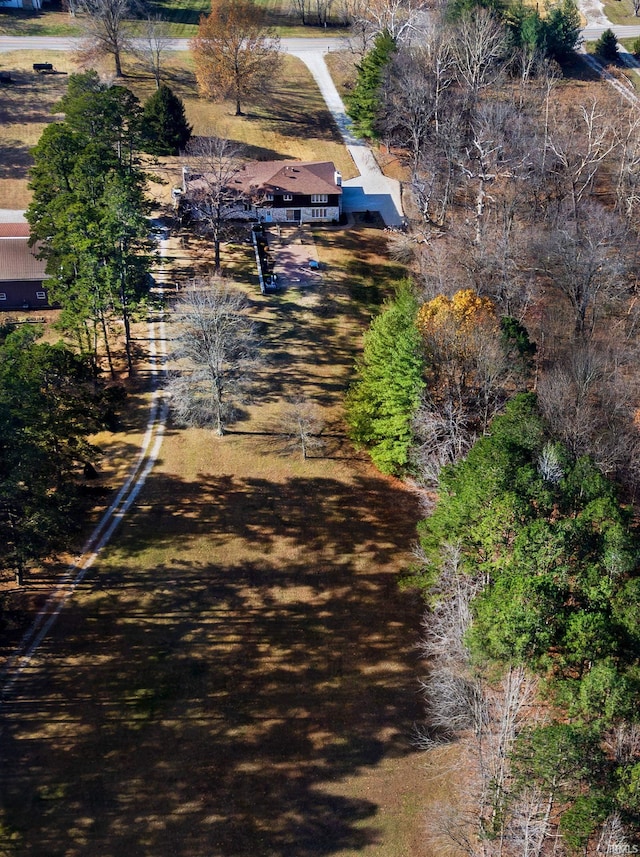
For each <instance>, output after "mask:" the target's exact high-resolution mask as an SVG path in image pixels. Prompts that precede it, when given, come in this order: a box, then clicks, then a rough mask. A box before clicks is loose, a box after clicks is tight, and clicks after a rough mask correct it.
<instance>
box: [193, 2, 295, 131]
mask: <svg viewBox="0 0 640 857" xmlns="http://www.w3.org/2000/svg"><path fill="white" fill-rule="evenodd" d="M279 48H280V41H279V39H278V37H277V36H275V35H274V34H273V32H272V31H271V30H270V29H269V28H268V27H267V26H266V22H265V16H264V11H263V10H262V9H261V8H260V7H259V6H257V5H256V4H255V3H254V2H253V0H213V2H212V3H211V14H210V15H208V16H206V17H205V16H203V17H202V18H201V19H200V26H199V28H198V34H197V36H196V37H195V38H194V39H192V41H191V50H192V52H193V57H194V62H195V69H196V80H197V81H198V89H199V90H200V93H201V94H202V95H204V96H206V97H207V98H213V99H216V100H217V99H224V98H232V99H233V100H234V101H235V104H236V116H242V104H243V103H245V102H246V101H247V100H249V99H251V98H254V97H255V96H256V95H258V94H262V95H264V93H265V92H266V91H267V90H268V88H269V85H270V84H271V83H272V82H273V80H274V77H275V76H276V75H277V72H278V70H279V67H280V51H279Z"/></svg>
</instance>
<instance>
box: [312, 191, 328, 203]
mask: <svg viewBox="0 0 640 857" xmlns="http://www.w3.org/2000/svg"><path fill="white" fill-rule="evenodd" d="M311 202H329V197H328V196H327V194H326V193H312V194H311Z"/></svg>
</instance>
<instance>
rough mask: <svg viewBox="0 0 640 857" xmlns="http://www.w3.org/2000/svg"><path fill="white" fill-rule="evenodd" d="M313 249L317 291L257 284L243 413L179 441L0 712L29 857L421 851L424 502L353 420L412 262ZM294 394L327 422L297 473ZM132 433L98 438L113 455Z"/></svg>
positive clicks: (376, 237)
mask: <svg viewBox="0 0 640 857" xmlns="http://www.w3.org/2000/svg"><path fill="white" fill-rule="evenodd" d="M315 238H316V246H317V249H318V256H319V258H320V260H321V261H322V262H323V263H324V265H325V271H326V273H325V274H324V278H323V283H322V285H321V286H320V287H319V288H318V289H314V290H306V291H299V290H297V289H290V290H288V291H286V292H285V293H283V294H280V295H278V296H275V297H270V298H264V297H261V296H260V295H259V293H256V290H255V289H248V294H249V296H250V299H251V301H252V305H253V311H254V314H255V317H256V320H257V321H258V323H259V324H260V328H261V333H262V338H263V342H264V349H265V352H266V353H267V354H268V358H269V360H268V363H267V364H266V365H265V367H264V369H263V370H262V372H261V373H260V376H259V378H258V386H257V390H256V397H255V400H254V402H253V404H251V405H250V406H248V407H247V408H246V411H245V413H244V414H243V415H242V418H241V420H240V421H239V422H238V423H237V424H235V425H234V426H233V427H232V430H231V431H230V432H229V434H228V435H227V436H225V437H224V438H222V439H220V438H216V437H214V436H213V435H212V434H211V433H209V432H207V431H204V430H188V431H184V430H176V429H175V428H174V427H171V428H170V430H169V432H168V435H167V437H166V439H165V442H164V445H163V448H162V450H161V460H160V463H159V465H158V466H157V468H156V469H155V470H154V472H153V473H152V475H151V476H150V478H149V480H148V482H147V485H146V486H145V489H144V491H143V493H142V494H141V495H140V497H139V500H138V503H137V506H136V508H135V510H134V511H133V512H132V514H131V516H130V517H129V518H128V519H127V520H126V521H125V523H124V526H123V528H122V530H121V531H120V532H119V534H118V536H117V537H116V540H115V542H114V543H113V545H112V547H111V548H110V549H109V550H108V551H107V552H106V553H105V554H104V556H103V557H102V558H101V560H100V561H99V562H98V564H96V566H95V567H94V569H93V571H92V573H91V575H90V576H89V577H88V578H87V579H86V580H85V582H84V584H83V586H82V587H81V589H80V590H79V591H78V592H77V593H76V595H75V596H74V598H73V601H72V603H70V604H69V605H68V607H67V608H65V610H64V611H63V613H62V615H61V617H60V620H59V622H58V624H57V625H56V626H55V628H54V631H53V633H52V634H51V636H50V637H49V639H48V640H47V641H46V643H45V645H44V647H43V649H42V652H41V656H40V657H39V658H38V659H37V661H34V662H33V663H32V666H31V668H30V669H29V670H28V671H27V673H26V674H25V675H24V680H21V681H20V682H19V684H18V686H17V687H16V693H15V695H13V696H12V697H11V698H10V699H9V700H7V702H6V703H5V705H4V708H3V716H4V724H5V728H4V730H3V738H2V754H1V758H0V770H1V771H2V772H3V775H2V779H1V784H0V797H1V799H2V807H3V809H4V821H5V824H6V827H5V828H4V829H5V833H6V848H7V850H8V853H9V854H11V853H12V851H11V845H10V843H9V838H8V837H9V835H10V834H14V835H15V840H14V848H13V853H15V854H16V855H17V854H20V855H29V856H30V857H36V855H37V856H38V857H57V855H59V856H60V857H62V855H65V857H81V855H82V857H84V855H87V857H88V855H92V857H93V855H96V854H100V855H101V857H111V855H113V857H121V855H123V854H127V855H130V857H138V855H140V856H141V857H142V855H145V857H151V855H153V857H163V855H181V857H187V855H189V857H190V855H193V857H196V855H197V857H202V855H204V854H206V855H219V856H220V857H253V855H258V854H259V855H261V857H262V856H263V855H265V857H267V855H270V856H271V857H289V855H294V854H295V855H296V857H312V855H336V857H355V855H360V857H406V855H408V854H411V855H412V857H431V853H430V851H429V849H428V847H427V845H426V844H425V842H424V835H423V822H422V818H423V813H424V811H425V805H427V804H428V803H429V802H430V801H432V800H436V799H443V798H446V797H447V793H446V791H445V790H443V782H442V780H440V779H437V778H436V779H433V776H434V771H433V770H432V771H430V772H427V769H426V768H425V762H424V759H423V757H422V755H421V754H420V753H416V752H415V750H414V748H413V746H412V744H411V740H410V737H411V733H412V727H413V725H414V723H415V722H416V721H418V720H419V719H420V718H421V701H420V697H419V694H418V686H417V677H418V675H419V673H420V664H419V660H418V653H417V651H416V650H415V648H414V644H415V642H416V638H417V634H418V629H419V614H420V609H421V608H420V604H419V603H418V602H417V601H416V599H415V597H414V596H412V595H410V594H406V593H405V594H401V593H399V591H398V589H397V573H398V571H399V570H400V569H401V568H403V567H404V566H405V564H406V563H407V561H408V560H409V548H410V545H411V542H412V539H413V531H414V525H415V521H416V520H417V518H418V517H419V514H420V509H419V502H418V498H417V497H416V496H415V495H414V494H412V493H411V492H410V491H409V490H407V488H406V487H405V486H403V485H402V484H401V483H399V482H397V481H395V480H393V479H389V478H385V477H382V476H380V474H378V473H377V472H376V471H375V470H374V469H373V468H372V467H371V465H370V464H369V463H368V461H367V459H366V457H365V456H363V455H361V454H359V453H357V452H355V451H354V450H353V449H352V448H351V446H350V445H349V443H348V442H347V441H346V440H345V437H344V434H343V429H342V425H341V422H340V401H341V397H342V393H343V390H344V387H345V384H346V383H347V381H348V379H349V377H350V374H351V371H352V364H353V359H354V354H355V346H356V343H357V339H358V335H359V333H360V331H361V330H362V329H363V327H364V324H365V323H366V320H367V318H368V316H369V313H370V312H371V310H372V309H373V308H374V307H375V305H376V304H378V303H379V302H380V300H381V299H382V297H383V295H384V294H387V293H388V291H389V288H390V283H391V282H392V281H393V280H394V279H396V277H397V276H398V274H399V273H400V271H399V270H398V269H397V268H396V267H394V266H389V265H388V263H387V262H386V260H385V258H384V255H383V250H384V244H383V239H382V236H381V234H380V233H379V232H378V231H377V230H373V229H365V228H358V229H354V230H351V231H343V230H338V229H334V230H329V231H327V232H324V231H322V230H318V231H316V233H315ZM175 240H176V249H175V255H176V256H177V255H178V249H177V248H178V247H179V246H180V245H179V243H178V239H177V238H176V239H175ZM194 249H195V248H194ZM229 252H231V255H232V256H242V255H243V254H244V253H246V251H245V250H244V249H242V248H238V249H235V250H230V248H227V251H226V256H227V258H228V254H229ZM235 262H236V265H234V266H233V267H234V269H235V270H238V271H239V270H242V268H243V262H242V259H235ZM299 393H303V394H304V395H306V396H307V397H308V398H310V399H311V400H312V401H313V402H314V403H315V405H316V407H317V409H318V412H319V414H320V415H322V416H323V417H324V420H325V423H326V429H325V447H324V449H323V450H322V451H321V452H319V453H318V454H317V456H318V457H314V458H311V459H309V460H307V461H303V460H302V459H301V457H300V456H299V454H293V455H292V454H287V453H286V451H285V449H284V446H283V442H282V437H281V436H280V435H279V434H278V429H277V426H278V419H279V416H280V414H281V411H282V407H283V405H284V402H285V400H286V398H287V397H288V396H290V395H293V394H299ZM141 401H142V400H141ZM142 416H143V409H139V413H138V417H142ZM138 417H135V415H134V421H135V422H137V420H138ZM130 428H132V429H135V425H133V426H130ZM131 436H132V437H135V434H133V435H131ZM128 438H129V433H126V434H125V437H124V440H125V441H126V440H128ZM122 441H123V438H122V437H119V436H118V435H114V436H112V437H111V438H109V437H108V436H106V435H105V436H104V437H102V438H101V442H102V445H103V447H104V448H105V450H106V451H107V453H109V450H110V445H111V444H114V447H115V448H118V449H119V452H118V461H120V460H121V458H122ZM31 585H32V586H34V588H35V590H36V591H37V589H38V585H39V582H38V580H33V581H32V582H31ZM20 597H22V596H21V595H17V596H16V598H17V599H19V598H20ZM17 605H18V601H16V602H15V603H14V605H13V606H14V608H16V607H17ZM427 775H428V776H429V781H427ZM434 857H435V855H434Z"/></svg>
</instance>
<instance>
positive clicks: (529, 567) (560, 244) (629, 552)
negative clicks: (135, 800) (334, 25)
mask: <svg viewBox="0 0 640 857" xmlns="http://www.w3.org/2000/svg"><path fill="white" fill-rule="evenodd" d="M578 26H579V24H578V17H577V10H576V8H575V7H574V6H572V4H571V2H565V3H563V4H562V5H560V6H557V7H554V8H553V9H552V10H551V12H550V13H549V14H548V15H546V16H545V17H542V16H541V15H540V13H539V12H538V10H534V9H532V8H531V7H523V6H516V7H513V6H510V7H503V6H501V5H498V6H496V7H495V8H492V9H487V8H480V7H479V6H474V5H473V4H452V5H450V6H449V9H448V11H447V13H446V14H445V15H444V17H443V19H442V21H441V22H440V23H439V24H437V25H436V26H435V27H434V28H433V30H432V32H431V33H430V35H429V37H428V38H427V41H426V43H425V44H421V45H420V46H415V45H411V44H409V43H408V42H407V41H406V40H404V39H402V38H393V37H392V35H391V34H390V33H389V32H384V33H382V34H381V35H378V36H377V37H376V39H375V41H374V44H373V47H372V49H371V51H370V53H369V54H367V55H366V56H365V58H364V59H363V60H362V62H361V63H360V65H359V66H358V77H357V80H356V83H355V86H354V88H353V90H352V94H351V96H350V97H349V98H348V103H349V109H350V111H351V114H352V116H353V117H354V119H355V120H356V122H357V126H358V128H359V129H360V131H361V132H362V133H366V134H367V136H370V137H375V138H377V139H379V140H380V141H382V142H383V143H384V144H385V145H386V147H387V148H389V149H391V148H392V149H393V151H394V152H395V153H396V154H397V155H398V157H400V158H401V159H402V160H403V161H404V163H405V165H406V168H407V170H408V171H409V172H410V175H411V187H412V203H413V207H412V209H410V218H409V226H408V229H407V230H406V231H405V232H398V233H396V234H395V235H393V236H392V237H391V239H390V242H389V247H390V252H391V253H392V254H393V255H394V256H395V257H396V258H397V259H399V260H402V261H403V262H404V263H405V264H407V265H408V267H409V268H410V269H411V271H412V282H411V283H410V284H407V283H404V284H403V285H401V286H399V287H398V292H397V295H396V297H395V298H394V299H392V300H391V301H389V302H388V304H387V305H386V306H385V307H384V308H383V310H382V312H381V314H380V315H379V316H378V317H377V318H375V319H374V321H373V323H372V325H371V327H370V330H369V332H368V333H367V334H366V336H365V341H364V353H363V357H362V359H361V361H360V362H359V364H358V365H357V367H356V379H355V381H354V384H353V386H352V388H351V391H350V393H349V396H348V399H347V419H348V421H349V423H350V426H351V434H352V437H353V439H354V441H356V443H359V444H362V445H364V446H366V447H367V448H368V449H369V450H370V453H371V456H372V458H373V460H374V461H375V462H376V464H377V465H378V466H379V467H380V468H381V469H383V470H384V471H385V472H389V473H397V474H400V475H404V476H409V477H410V478H411V479H413V480H416V481H417V482H418V483H419V484H421V485H423V486H424V488H425V489H428V490H429V491H431V490H432V489H435V495H433V494H429V495H428V496H431V497H433V496H435V497H436V498H437V499H436V500H435V505H434V507H433V510H432V511H431V513H430V515H429V517H427V518H426V520H425V521H424V522H423V524H422V525H421V528H420V545H419V549H418V551H417V559H416V565H415V569H414V572H413V573H412V574H410V575H408V577H407V581H406V583H407V585H414V586H418V587H419V588H420V589H421V590H422V591H423V592H424V593H425V597H426V598H427V601H428V604H429V608H428V610H427V613H426V614H425V619H424V628H425V640H424V653H425V657H426V658H427V665H428V670H429V675H428V678H427V679H426V680H425V684H424V692H425V700H426V705H427V715H426V725H425V728H424V730H422V731H421V732H420V737H419V741H420V743H421V745H422V746H424V747H425V748H426V749H429V748H433V747H437V746H440V745H442V744H443V743H446V742H451V741H458V742H461V746H462V747H463V748H464V754H465V759H466V764H467V765H468V768H467V769H466V770H465V774H464V777H462V776H461V781H462V780H463V781H464V784H462V782H461V794H460V801H459V806H458V807H453V808H452V807H443V809H442V813H441V814H440V817H439V821H437V822H436V829H435V830H433V831H431V833H432V837H433V842H434V843H435V845H436V847H437V848H442V849H445V848H450V847H452V846H455V847H456V849H458V850H459V851H460V852H462V853H465V854H468V855H469V857H479V855H483V857H489V855H504V857H507V855H509V857H510V855H514V857H516V855H517V857H520V855H523V854H525V855H545V854H550V853H554V854H574V853H575V854H577V853H581V854H595V853H603V852H604V853H621V852H623V851H627V852H629V851H632V850H634V849H636V848H637V847H638V844H639V841H638V838H637V837H638V831H639V830H640V804H639V803H638V794H640V792H639V791H638V782H639V780H638V777H639V776H640V722H639V721H638V699H639V698H640V636H639V635H638V616H639V612H638V611H639V610H640V578H639V577H638V558H639V557H640V552H639V548H640V543H639V542H638V533H637V526H636V519H635V515H634V507H633V503H634V501H635V499H636V496H637V489H638V475H639V471H638V450H639V448H640V447H639V445H638V444H639V440H640V436H639V434H638V428H639V426H638V419H637V414H638V409H637V401H638V398H637V397H638V390H639V385H638V381H639V376H638V371H637V365H636V364H637V353H638V350H637V332H636V301H637V277H638V258H637V250H636V248H637V244H638V233H637V225H636V224H637V214H638V202H639V201H640V199H639V198H638V195H637V191H636V188H637V186H638V180H639V179H640V171H639V169H640V161H639V160H638V152H639V150H638V128H639V127H640V110H639V108H638V105H637V102H636V101H632V103H629V101H622V102H619V101H618V100H617V96H616V95H614V93H613V91H612V90H606V89H605V88H604V87H603V86H598V85H590V84H588V83H585V85H584V86H583V90H584V96H583V97H582V100H581V101H576V100H575V94H576V88H575V87H573V88H572V89H571V98H569V97H565V84H564V81H563V70H562V67H561V65H558V63H559V62H560V63H564V64H565V68H567V65H566V64H567V61H568V60H569V58H570V56H571V50H572V49H573V47H574V46H575V43H576V39H577V35H578ZM573 73H574V74H575V73H576V69H575V66H573ZM400 366H401V367H402V370H401V371H398V367H400ZM400 379H402V380H400ZM625 504H626V505H625Z"/></svg>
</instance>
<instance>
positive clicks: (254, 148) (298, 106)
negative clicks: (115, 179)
mask: <svg viewBox="0 0 640 857" xmlns="http://www.w3.org/2000/svg"><path fill="white" fill-rule="evenodd" d="M0 57H1V58H2V61H3V63H4V67H5V68H7V69H10V70H11V71H12V74H13V76H14V77H15V79H16V82H15V84H13V85H10V86H4V87H2V88H1V89H0V165H1V166H0V198H2V199H3V203H2V207H3V208H17V209H20V208H26V206H27V205H28V203H29V201H30V199H31V194H30V192H29V190H28V188H27V182H28V170H29V167H30V166H31V163H32V159H31V155H30V149H31V148H32V146H34V145H35V144H36V143H37V141H38V139H39V137H40V135H41V133H42V131H43V129H44V128H45V126H46V125H47V124H48V123H49V122H52V121H53V119H54V117H53V115H52V114H51V112H50V111H51V107H52V106H53V104H55V102H56V101H58V100H59V99H60V97H61V96H62V95H63V94H64V91H65V88H66V80H67V78H66V75H65V74H58V75H39V74H37V73H36V72H34V71H33V70H32V63H33V62H34V61H36V60H37V59H40V60H41V59H42V56H41V55H39V54H38V55H36V54H35V53H31V52H16V53H14V54H3V55H0ZM283 59H284V61H283V73H282V76H281V78H280V79H279V80H278V81H276V82H275V84H274V88H273V92H272V93H271V94H270V95H269V97H268V98H265V99H264V103H263V104H260V105H255V106H253V105H248V106H246V107H245V110H246V114H247V115H246V116H241V117H237V116H235V115H233V114H234V108H233V106H232V105H231V104H230V103H226V102H223V103H213V102H210V101H205V100H202V99H200V98H199V97H198V95H197V88H196V82H195V76H194V74H193V71H192V66H191V61H190V57H189V56H188V55H175V54H174V55H171V57H170V62H168V64H167V66H166V68H165V77H166V81H167V83H168V84H169V85H170V86H171V87H172V88H173V89H174V91H175V92H176V93H177V94H179V95H180V96H181V97H182V98H183V99H184V103H185V108H186V111H187V116H188V119H189V122H190V123H191V124H192V125H193V128H194V133H195V134H206V133H214V134H217V135H218V136H225V137H228V138H230V139H233V140H237V141H238V142H239V143H242V144H244V145H246V147H247V156H248V157H251V158H261V159H270V158H297V159H300V160H330V161H333V162H334V163H335V164H336V166H337V168H338V169H339V170H341V172H342V174H343V176H344V178H345V179H348V178H351V177H353V176H354V175H356V174H357V173H356V171H355V168H354V164H353V161H352V159H351V157H350V155H349V153H348V152H347V150H346V149H345V147H344V145H343V144H342V142H341V139H340V137H339V135H338V132H337V130H336V127H335V124H334V122H333V119H332V117H331V115H330V114H329V112H328V111H327V109H326V107H325V105H324V101H323V100H322V96H321V95H320V92H319V91H318V89H317V87H316V85H315V83H314V82H313V79H312V77H311V75H310V73H309V71H308V70H307V68H306V66H304V64H303V63H302V62H300V60H298V59H296V58H295V57H288V56H285V57H284V58H283ZM47 61H50V62H52V63H53V64H54V66H55V67H56V68H57V69H59V70H60V71H62V72H67V71H69V72H71V71H74V70H77V69H75V68H74V66H73V63H72V60H71V58H70V57H69V56H68V55H65V54H58V53H55V52H51V53H47ZM102 71H103V72H105V73H108V70H107V69H106V68H105V69H103V70H102ZM125 72H126V74H127V77H126V78H125V80H124V84H125V85H126V86H129V87H130V88H131V89H132V90H133V91H134V92H135V93H136V95H137V96H138V97H139V98H140V100H141V101H142V102H144V101H145V100H146V99H147V98H148V97H149V96H150V95H151V93H152V92H153V91H154V83H153V80H152V79H151V78H150V77H149V76H148V75H145V74H144V72H143V70H142V69H141V68H140V67H139V66H138V65H137V64H136V62H135V61H134V60H133V59H131V58H130V59H129V62H128V64H125ZM181 163H182V161H181V159H180V158H163V159H160V163H159V166H158V168H157V170H158V174H159V177H160V178H161V179H162V180H165V181H166V182H167V184H165V185H164V186H162V185H155V186H152V192H153V194H154V196H156V197H157V198H158V199H159V200H161V201H163V202H168V201H169V200H170V194H171V187H172V186H173V185H175V184H177V183H179V179H180V166H181Z"/></svg>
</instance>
